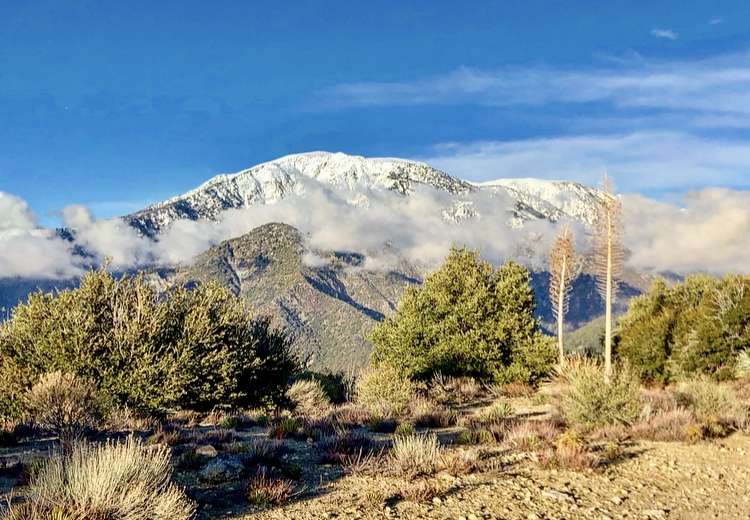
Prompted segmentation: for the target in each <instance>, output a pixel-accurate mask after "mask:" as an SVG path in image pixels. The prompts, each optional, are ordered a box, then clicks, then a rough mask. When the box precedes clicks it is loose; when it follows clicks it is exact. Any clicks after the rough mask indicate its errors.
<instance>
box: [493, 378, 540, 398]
mask: <svg viewBox="0 0 750 520" xmlns="http://www.w3.org/2000/svg"><path fill="white" fill-rule="evenodd" d="M486 390H487V393H488V394H490V395H491V396H492V397H494V398H496V399H499V398H501V397H506V398H510V399H520V398H529V397H532V396H533V395H534V393H535V392H534V387H533V386H531V385H528V384H526V383H520V382H513V383H506V384H503V385H497V384H490V385H487V386H486Z"/></svg>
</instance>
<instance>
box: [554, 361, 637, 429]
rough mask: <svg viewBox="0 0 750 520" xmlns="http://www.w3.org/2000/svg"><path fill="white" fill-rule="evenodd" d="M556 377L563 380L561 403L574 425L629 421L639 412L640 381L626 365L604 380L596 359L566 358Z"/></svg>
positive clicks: (586, 427)
mask: <svg viewBox="0 0 750 520" xmlns="http://www.w3.org/2000/svg"><path fill="white" fill-rule="evenodd" d="M558 377H559V378H560V379H561V380H562V381H563V382H564V383H565V387H564V389H563V391H562V395H561V400H560V406H561V408H562V411H563V414H564V415H565V418H566V419H567V420H568V421H569V422H570V423H571V424H572V425H573V426H576V427H579V428H584V429H588V428H594V427H598V426H605V425H610V424H632V423H633V422H634V421H635V420H636V419H637V418H638V416H639V414H640V411H641V405H640V398H639V389H640V383H639V381H638V379H637V378H636V376H635V375H634V374H633V372H632V371H630V370H629V369H628V368H627V367H620V368H619V369H618V370H615V371H614V373H613V374H612V376H611V379H610V381H609V382H607V383H605V381H604V371H603V370H602V368H601V366H599V364H598V363H597V362H595V361H592V360H588V359H583V358H579V359H574V360H571V361H568V362H567V363H566V364H565V365H564V366H563V367H562V368H561V369H560V372H559V374H558Z"/></svg>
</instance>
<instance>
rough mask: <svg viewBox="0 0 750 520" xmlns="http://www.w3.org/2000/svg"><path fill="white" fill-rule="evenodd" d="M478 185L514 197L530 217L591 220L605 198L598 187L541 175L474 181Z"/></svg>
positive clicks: (589, 222) (588, 222)
mask: <svg viewBox="0 0 750 520" xmlns="http://www.w3.org/2000/svg"><path fill="white" fill-rule="evenodd" d="M475 185H476V186H478V187H479V188H480V189H483V190H489V191H494V192H504V193H507V194H508V195H510V196H511V197H512V198H514V199H515V200H516V201H517V203H518V204H519V206H521V207H522V208H525V209H526V210H527V212H529V213H530V214H531V215H529V216H530V217H533V216H534V214H536V216H537V217H538V218H539V217H541V218H547V219H549V220H552V221H557V220H559V219H561V218H572V219H574V220H579V221H582V222H584V223H586V224H592V223H593V222H594V220H595V218H596V211H597V208H598V206H599V204H601V202H602V201H603V200H604V196H603V194H602V192H601V191H599V190H597V189H594V188H589V187H588V186H584V185H583V184H579V183H577V182H570V181H549V180H543V179H497V180H494V181H487V182H481V183H476V184H475Z"/></svg>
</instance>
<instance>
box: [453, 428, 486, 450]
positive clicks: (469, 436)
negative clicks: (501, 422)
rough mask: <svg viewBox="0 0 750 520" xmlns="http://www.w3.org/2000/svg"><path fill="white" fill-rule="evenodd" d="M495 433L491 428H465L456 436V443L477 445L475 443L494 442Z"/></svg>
mask: <svg viewBox="0 0 750 520" xmlns="http://www.w3.org/2000/svg"><path fill="white" fill-rule="evenodd" d="M494 442H495V435H494V434H493V433H492V432H491V431H489V430H482V429H479V430H463V431H461V432H459V434H458V435H457V436H456V444H461V445H469V446H472V445H475V444H493V443H494Z"/></svg>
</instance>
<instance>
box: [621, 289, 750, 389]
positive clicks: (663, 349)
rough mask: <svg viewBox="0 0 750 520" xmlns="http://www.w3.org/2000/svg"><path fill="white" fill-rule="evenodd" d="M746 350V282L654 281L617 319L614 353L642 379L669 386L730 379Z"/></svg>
mask: <svg viewBox="0 0 750 520" xmlns="http://www.w3.org/2000/svg"><path fill="white" fill-rule="evenodd" d="M747 348H750V278H748V277H741V276H727V277H725V278H721V279H719V278H711V277H708V276H703V275H700V276H692V277H689V278H688V279H687V280H685V282H684V283H682V284H678V285H675V286H674V287H667V285H666V283H665V282H663V281H661V280H658V281H656V282H655V283H654V284H653V286H652V287H651V289H650V290H649V292H648V293H646V294H644V295H642V296H640V297H638V298H636V299H634V300H633V301H632V302H631V305H630V309H629V310H628V312H627V313H626V314H625V315H624V316H623V317H622V318H621V319H620V322H619V332H618V336H617V353H618V355H619V356H620V357H621V358H624V359H626V360H627V361H628V362H629V363H630V365H631V366H632V367H633V368H634V369H635V370H636V371H637V372H638V375H639V376H640V377H641V379H642V380H645V381H654V382H660V383H665V382H670V381H674V380H676V379H679V378H682V377H687V376H691V375H693V374H703V375H708V376H711V377H713V378H714V379H718V380H721V379H727V378H731V377H733V376H734V372H735V364H736V361H737V359H738V357H737V356H738V354H739V353H740V352H741V351H742V350H745V349H747Z"/></svg>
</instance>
